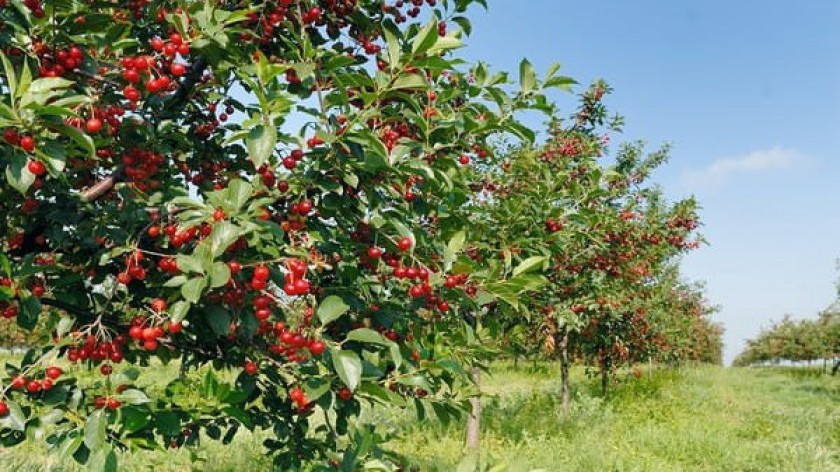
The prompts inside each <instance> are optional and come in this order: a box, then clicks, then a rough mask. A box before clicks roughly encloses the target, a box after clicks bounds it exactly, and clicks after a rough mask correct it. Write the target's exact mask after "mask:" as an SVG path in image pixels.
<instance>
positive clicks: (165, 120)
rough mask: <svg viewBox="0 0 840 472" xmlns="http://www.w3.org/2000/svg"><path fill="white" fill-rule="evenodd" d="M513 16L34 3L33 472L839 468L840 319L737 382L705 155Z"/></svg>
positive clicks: (15, 385)
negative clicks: (715, 268) (540, 47)
mask: <svg viewBox="0 0 840 472" xmlns="http://www.w3.org/2000/svg"><path fill="white" fill-rule="evenodd" d="M490 3H492V2H488V1H486V0H410V1H405V0H266V1H253V2H252V1H240V0H202V1H198V0H127V1H122V0H120V1H115V0H54V1H46V0H0V66H1V67H0V133H2V139H0V249H1V250H0V315H2V318H3V319H2V320H0V322H2V323H0V347H2V348H4V349H5V351H4V352H7V351H9V350H10V349H12V348H22V349H21V351H23V352H21V353H20V354H9V355H8V356H7V358H5V359H4V360H5V362H4V365H3V368H2V371H0V447H2V449H0V470H18V469H20V470H29V469H34V470H94V471H104V472H111V471H117V470H231V471H234V470H235V471H245V470H273V471H312V472H316V471H319V472H321V471H335V470H338V471H342V472H351V471H356V470H366V471H384V472H397V471H406V470H417V471H425V470H459V471H465V472H467V471H476V470H478V471H485V470H488V471H489V470H548V471H553V470H593V471H594V470H833V469H836V468H837V467H838V457H837V451H838V446H840V444H838V437H840V426H838V411H837V403H838V402H837V400H838V390H837V385H838V384H837V382H836V379H837V377H832V376H829V375H827V374H826V375H823V372H822V371H819V372H817V371H813V372H812V371H810V370H802V369H789V370H785V369H779V368H770V367H768V365H771V364H779V363H782V362H785V363H787V362H803V361H804V362H812V361H814V360H816V361H818V362H824V363H826V368H827V367H828V365H827V363H828V362H831V363H832V364H834V363H835V362H836V359H837V358H838V357H840V310H838V309H829V310H826V311H825V312H824V313H821V315H820V318H819V320H816V321H809V322H801V323H800V322H796V323H794V322H793V321H791V320H789V319H788V318H786V319H785V321H784V322H783V323H782V324H780V325H778V326H774V327H773V328H771V329H770V330H769V331H768V330H765V331H763V332H762V333H761V334H760V336H759V338H758V339H757V340H755V341H751V342H750V343H749V345H748V350H746V351H745V353H744V354H742V355H741V356H740V357H739V358H738V361H737V364H738V365H739V366H741V368H739V369H737V370H729V369H724V368H723V367H722V364H723V361H724V342H723V336H724V327H723V325H722V324H721V323H720V322H719V321H718V319H717V318H716V314H717V313H718V311H719V307H718V306H717V305H715V304H714V303H713V302H712V301H711V300H709V294H708V293H707V290H706V288H705V285H704V283H703V282H702V281H697V280H692V279H691V278H689V277H687V276H686V275H685V273H686V271H685V270H684V266H683V262H684V260H685V259H684V258H685V257H686V256H687V255H688V254H692V253H694V251H696V250H698V249H699V248H702V247H705V246H706V245H707V241H706V239H705V237H704V236H703V234H702V230H703V226H704V222H703V219H702V218H701V213H702V212H701V209H702V205H701V203H700V202H699V201H698V199H697V198H696V197H695V196H693V194H691V193H687V194H686V193H685V192H683V193H672V192H670V191H669V189H668V190H666V189H665V188H663V185H662V184H661V183H659V182H658V181H657V180H656V179H655V176H656V172H658V171H659V170H661V169H663V168H666V165H667V164H668V162H669V160H670V159H671V146H670V145H667V144H655V145H654V146H649V145H647V144H646V143H645V142H644V141H643V140H641V139H639V138H638V137H637V136H633V135H630V134H629V133H627V134H625V126H626V125H625V119H624V117H623V116H622V115H620V114H617V113H616V112H615V111H614V110H613V104H614V103H615V99H614V93H615V90H614V89H613V87H612V86H611V85H610V84H609V83H608V82H607V81H605V80H601V79H594V80H591V81H588V83H579V82H578V81H577V80H575V79H574V78H572V77H570V76H567V75H565V71H564V70H563V69H561V67H560V65H559V64H558V63H553V64H545V65H544V66H538V65H535V63H533V62H532V61H530V60H528V59H527V58H518V59H517V60H516V62H515V66H514V67H513V69H514V70H511V71H504V70H499V69H497V68H496V67H494V66H493V64H492V63H490V62H487V61H482V60H474V61H473V60H467V58H468V57H470V55H469V54H466V53H465V52H464V48H465V47H467V44H468V41H469V38H470V37H471V34H472V33H473V30H474V28H476V27H477V26H478V25H474V24H473V22H472V20H471V18H472V15H473V14H474V13H475V12H476V11H481V10H486V9H487V8H492V5H490ZM487 60H493V58H492V57H490V58H487ZM631 113H632V110H631ZM663 119H668V118H663ZM730 167H731V166H730ZM735 167H736V168H737V167H738V166H735ZM747 167H749V166H747ZM724 168H726V166H724ZM838 369H840V364H836V366H835V368H834V369H833V370H834V371H835V372H836V371H837V370H838ZM826 370H828V369H826ZM812 374H813V375H812Z"/></svg>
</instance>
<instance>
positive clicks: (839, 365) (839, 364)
mask: <svg viewBox="0 0 840 472" xmlns="http://www.w3.org/2000/svg"><path fill="white" fill-rule="evenodd" d="M838 370H840V359H838V360H837V362H835V363H834V367H832V368H831V375H837V371H838Z"/></svg>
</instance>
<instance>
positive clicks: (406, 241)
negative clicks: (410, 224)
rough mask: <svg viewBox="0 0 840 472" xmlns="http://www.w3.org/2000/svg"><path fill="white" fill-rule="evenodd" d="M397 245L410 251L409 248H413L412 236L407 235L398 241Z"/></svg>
mask: <svg viewBox="0 0 840 472" xmlns="http://www.w3.org/2000/svg"><path fill="white" fill-rule="evenodd" d="M397 246H399V248H400V250H403V251H408V250H409V249H411V246H412V244H411V238H409V237H408V236H406V237H404V238H402V239H400V240H399V242H398V243H397Z"/></svg>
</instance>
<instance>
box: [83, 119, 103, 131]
mask: <svg viewBox="0 0 840 472" xmlns="http://www.w3.org/2000/svg"><path fill="white" fill-rule="evenodd" d="M85 129H86V130H87V131H88V133H98V132H99V131H100V130H101V129H102V120H100V119H99V118H91V119H89V120H87V123H85Z"/></svg>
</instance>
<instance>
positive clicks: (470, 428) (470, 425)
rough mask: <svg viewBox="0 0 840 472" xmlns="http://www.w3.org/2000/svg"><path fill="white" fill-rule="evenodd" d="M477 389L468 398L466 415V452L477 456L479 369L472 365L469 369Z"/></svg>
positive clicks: (479, 407) (479, 405)
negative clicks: (475, 394)
mask: <svg viewBox="0 0 840 472" xmlns="http://www.w3.org/2000/svg"><path fill="white" fill-rule="evenodd" d="M470 375H472V378H473V381H475V385H476V388H477V389H478V394H479V395H477V396H475V397H473V398H470V406H471V411H470V414H469V416H468V417H467V440H466V447H467V452H469V453H472V454H475V455H476V456H478V454H479V450H480V442H481V396H480V395H481V371H480V370H478V368H475V367H473V369H472V370H471V371H470Z"/></svg>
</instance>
